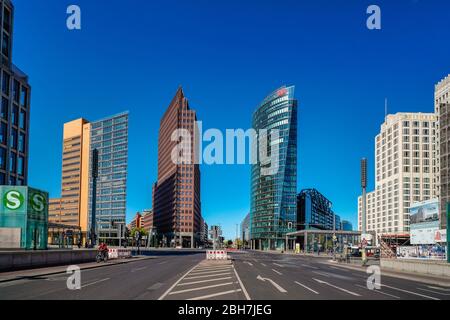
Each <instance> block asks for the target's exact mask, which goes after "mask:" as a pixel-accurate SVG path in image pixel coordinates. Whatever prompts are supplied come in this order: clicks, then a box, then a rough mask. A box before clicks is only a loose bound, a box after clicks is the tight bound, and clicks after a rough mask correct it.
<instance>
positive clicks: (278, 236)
mask: <svg viewBox="0 0 450 320" xmlns="http://www.w3.org/2000/svg"><path fill="white" fill-rule="evenodd" d="M253 129H255V130H256V132H257V133H261V132H262V130H267V131H268V132H267V133H268V135H269V136H271V135H272V134H273V133H274V130H278V131H279V139H277V141H275V140H274V139H272V138H270V140H269V141H270V142H269V141H268V143H267V151H268V155H269V154H270V157H271V158H272V159H275V158H278V159H277V162H278V163H266V161H263V162H261V151H262V150H261V148H260V147H259V144H260V143H258V148H257V150H258V151H257V152H256V153H257V154H259V157H258V160H257V162H256V164H252V166H251V201H250V203H251V209H250V234H251V247H252V248H254V249H259V250H267V249H269V250H274V249H278V250H281V249H283V248H284V246H285V236H286V233H288V232H293V231H295V230H296V228H295V224H296V220H297V218H296V217H297V190H296V189H297V100H295V98H294V87H293V86H291V87H281V88H279V89H278V90H275V91H274V92H273V93H271V94H270V95H268V96H267V97H266V98H265V99H264V100H263V101H262V103H261V104H260V105H259V106H258V108H257V109H256V111H255V112H254V114H253ZM272 150H273V151H274V152H278V157H273V155H272ZM263 160H264V159H263ZM270 162H271V161H270ZM268 167H272V168H278V170H275V171H276V172H275V171H274V172H273V173H271V174H265V172H264V171H266V169H267V168H268ZM266 173H267V172H266Z"/></svg>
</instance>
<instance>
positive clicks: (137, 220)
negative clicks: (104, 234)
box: [127, 212, 142, 231]
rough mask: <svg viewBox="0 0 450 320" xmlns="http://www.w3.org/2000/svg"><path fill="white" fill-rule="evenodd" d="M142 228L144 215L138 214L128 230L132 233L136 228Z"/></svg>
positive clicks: (128, 226)
mask: <svg viewBox="0 0 450 320" xmlns="http://www.w3.org/2000/svg"><path fill="white" fill-rule="evenodd" d="M141 227H142V215H141V213H140V212H137V213H136V215H135V216H134V218H133V219H132V220H131V221H130V223H129V224H128V225H127V228H128V229H129V230H130V231H131V230H133V229H135V228H138V229H139V228H141Z"/></svg>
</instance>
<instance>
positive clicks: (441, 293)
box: [417, 288, 450, 296]
mask: <svg viewBox="0 0 450 320" xmlns="http://www.w3.org/2000/svg"><path fill="white" fill-rule="evenodd" d="M417 289H419V290H422V291H427V292H431V293H435V294H440V295H443V296H450V293H443V292H437V291H433V290H428V289H423V288H417Z"/></svg>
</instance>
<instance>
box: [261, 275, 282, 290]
mask: <svg viewBox="0 0 450 320" xmlns="http://www.w3.org/2000/svg"><path fill="white" fill-rule="evenodd" d="M256 279H258V280H261V281H263V282H266V281H269V282H270V283H271V284H272V285H273V286H274V287H275V288H276V289H277V290H278V291H280V292H281V293H286V292H287V291H286V290H285V289H284V288H283V287H282V286H280V285H279V284H278V283H276V282H275V281H273V280H272V279H269V278H263V277H261V276H260V275H258V276H257V277H256Z"/></svg>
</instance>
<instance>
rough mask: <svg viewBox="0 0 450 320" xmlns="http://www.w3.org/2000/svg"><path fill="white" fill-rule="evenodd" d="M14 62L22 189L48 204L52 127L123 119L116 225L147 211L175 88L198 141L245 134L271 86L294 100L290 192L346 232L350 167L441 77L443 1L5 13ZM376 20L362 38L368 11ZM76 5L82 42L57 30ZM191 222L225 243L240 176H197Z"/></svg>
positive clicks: (54, 191)
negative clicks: (22, 78)
mask: <svg viewBox="0 0 450 320" xmlns="http://www.w3.org/2000/svg"><path fill="white" fill-rule="evenodd" d="M14 3H15V7H16V12H15V30H14V51H13V55H14V58H13V59H14V62H15V63H16V64H17V65H18V66H19V67H20V68H21V69H23V70H24V71H25V72H26V73H27V74H28V75H29V77H30V83H31V85H32V87H33V92H32V101H31V108H32V114H31V145H30V167H29V174H30V179H29V180H30V181H29V183H30V185H32V186H35V187H39V188H41V189H45V190H48V191H49V192H50V195H51V196H53V197H57V196H59V194H60V181H61V180H60V179H61V144H62V136H61V135H62V125H63V123H64V122H66V121H69V120H72V119H75V118H78V117H85V118H87V119H89V120H96V119H99V118H103V117H104V116H108V115H111V114H114V113H117V112H120V111H123V110H129V111H130V137H129V140H130V151H129V180H128V213H127V218H128V220H129V219H130V218H131V216H132V215H133V214H134V213H135V212H136V211H138V210H141V209H144V208H148V207H151V206H152V204H151V186H152V183H153V182H154V181H155V179H156V173H157V167H156V165H157V138H158V126H159V120H160V118H161V116H162V114H163V112H164V110H165V109H166V107H167V106H168V104H169V102H170V100H171V99H172V97H173V95H174V94H175V91H176V89H177V87H178V86H179V85H182V86H183V87H184V91H185V93H186V95H187V96H188V98H189V99H190V103H191V106H192V108H194V109H195V110H196V111H197V115H198V117H199V119H200V120H202V121H203V126H204V128H219V129H223V130H225V129H226V128H244V129H245V128H249V126H250V125H251V115H252V112H253V111H254V109H255V107H256V105H257V104H258V103H259V102H260V101H261V100H262V99H263V98H264V97H265V96H266V95H267V94H268V93H270V92H271V91H272V90H274V89H275V88H277V87H279V86H280V85H283V84H288V85H295V86H296V96H297V98H298V100H299V148H298V160H299V161H298V178H299V179H298V181H299V182H298V183H299V184H298V189H299V190H300V189H302V188H306V187H314V188H317V189H318V190H320V191H321V192H322V193H323V194H324V195H325V196H327V197H328V198H329V199H330V200H331V201H332V202H333V205H334V209H335V211H336V212H337V213H338V214H340V215H341V217H342V218H343V219H349V220H351V221H352V222H353V223H354V224H355V223H356V212H357V196H358V195H359V193H360V188H359V160H360V158H361V157H363V156H366V157H368V159H369V164H370V175H369V178H370V180H371V181H370V185H371V186H373V148H374V146H373V145H374V140H373V139H374V136H375V135H376V134H377V132H378V131H379V127H380V124H381V122H382V121H383V117H384V99H385V97H387V98H388V99H389V112H390V113H394V112H398V111H411V112H414V111H422V112H432V111H433V90H434V84H435V83H436V82H437V81H438V80H440V79H441V78H443V77H444V76H445V75H447V74H448V73H450V58H449V57H450V42H449V41H448V39H449V34H448V32H449V30H450V3H449V2H448V1H446V0H442V1H438V0H427V1H419V0H415V1H412V0H397V1H364V0H352V1H349V0H345V1H344V0H341V1H337V0H329V1H324V0H314V1H312V0H310V1H300V0H289V1H287V0H278V1H268V0H263V1H256V0H226V1H221V0H215V1H207V0H189V1H186V0H183V1H182V0H179V1H174V0H169V1H168V0H164V1H162V0H160V1H147V0H128V1H125V2H124V1H119V0H109V1H106V0H71V1H66V0H47V1H45V4H44V3H43V2H42V1H38V0H15V1H14ZM373 3H376V4H378V5H380V6H381V9H382V30H381V31H369V30H368V29H367V28H366V27H365V25H366V18H367V15H366V13H365V12H366V8H367V6H368V5H370V4H373ZM70 4H78V5H79V6H80V7H81V10H82V30H81V31H69V30H68V29H67V28H66V8H67V6H68V5H70ZM201 170H202V212H203V216H204V217H205V219H206V220H207V222H208V223H209V224H221V225H222V227H223V228H224V230H225V236H227V237H233V236H234V234H235V224H236V223H239V222H240V221H241V220H242V218H243V217H244V215H245V214H246V213H247V212H248V210H249V174H250V172H249V167H248V166H203V167H202V168H201Z"/></svg>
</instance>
